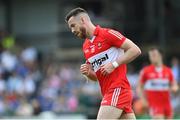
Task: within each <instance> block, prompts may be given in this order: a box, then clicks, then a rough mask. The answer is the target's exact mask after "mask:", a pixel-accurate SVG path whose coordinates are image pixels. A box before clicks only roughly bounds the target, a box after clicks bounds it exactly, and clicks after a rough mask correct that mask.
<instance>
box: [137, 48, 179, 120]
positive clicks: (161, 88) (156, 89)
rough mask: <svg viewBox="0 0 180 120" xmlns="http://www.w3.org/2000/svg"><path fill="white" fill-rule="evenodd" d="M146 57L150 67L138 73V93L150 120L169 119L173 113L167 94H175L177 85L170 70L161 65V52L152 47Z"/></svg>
mask: <svg viewBox="0 0 180 120" xmlns="http://www.w3.org/2000/svg"><path fill="white" fill-rule="evenodd" d="M148 55H149V59H150V62H151V65H149V66H146V67H144V68H143V69H142V71H141V73H140V80H139V84H138V87H137V90H138V93H139V95H140V97H141V99H142V100H143V103H144V105H145V106H148V107H149V113H150V116H151V117H152V118H154V119H158V118H160V119H164V118H165V119H166V118H167V119H171V118H172V117H173V112H172V107H171V103H170V94H169V92H170V91H173V92H176V91H177V90H178V85H177V83H176V81H175V80H174V78H173V75H172V71H171V69H170V68H169V67H167V66H165V65H164V64H163V60H162V52H161V51H160V50H159V49H158V48H156V47H152V48H151V49H150V50H149V53H148ZM143 89H144V92H143Z"/></svg>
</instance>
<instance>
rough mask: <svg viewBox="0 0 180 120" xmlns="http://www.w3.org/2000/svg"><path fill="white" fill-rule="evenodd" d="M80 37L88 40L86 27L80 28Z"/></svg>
mask: <svg viewBox="0 0 180 120" xmlns="http://www.w3.org/2000/svg"><path fill="white" fill-rule="evenodd" d="M78 37H79V38H81V39H86V38H87V34H86V29H85V28H84V27H80V32H79V35H78Z"/></svg>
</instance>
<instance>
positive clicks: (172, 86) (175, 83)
mask: <svg viewBox="0 0 180 120" xmlns="http://www.w3.org/2000/svg"><path fill="white" fill-rule="evenodd" d="M170 89H171V91H172V92H174V93H176V92H177V91H178V90H179V86H178V84H177V82H176V81H175V80H174V81H173V82H172V83H170Z"/></svg>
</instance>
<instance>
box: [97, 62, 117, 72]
mask: <svg viewBox="0 0 180 120" xmlns="http://www.w3.org/2000/svg"><path fill="white" fill-rule="evenodd" d="M114 69H115V68H114V66H113V65H112V63H111V62H110V63H107V64H105V65H102V66H101V68H100V71H101V73H102V74H103V75H108V74H110V73H111V72H113V71H114Z"/></svg>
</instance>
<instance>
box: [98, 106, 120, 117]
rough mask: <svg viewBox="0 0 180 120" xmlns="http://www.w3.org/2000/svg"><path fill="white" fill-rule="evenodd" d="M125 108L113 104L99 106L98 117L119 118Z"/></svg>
mask: <svg viewBox="0 0 180 120" xmlns="http://www.w3.org/2000/svg"><path fill="white" fill-rule="evenodd" d="M122 112H123V110H121V109H118V108H116V107H113V106H104V105H102V106H101V107H100V108H99V112H98V115H97V119H119V118H120V116H121V114H122Z"/></svg>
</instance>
